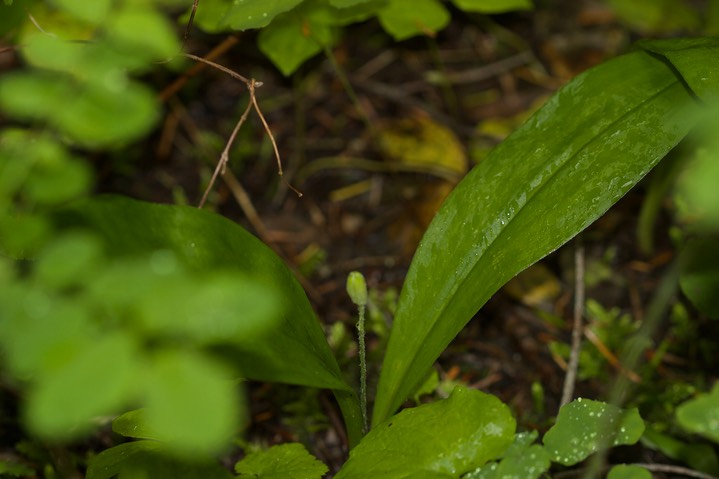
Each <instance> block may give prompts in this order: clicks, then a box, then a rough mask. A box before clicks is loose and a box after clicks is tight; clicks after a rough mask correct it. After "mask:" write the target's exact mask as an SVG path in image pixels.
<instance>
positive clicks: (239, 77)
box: [182, 53, 262, 88]
mask: <svg viewBox="0 0 719 479" xmlns="http://www.w3.org/2000/svg"><path fill="white" fill-rule="evenodd" d="M182 55H183V56H185V57H187V58H190V59H192V60H195V61H196V62H201V63H205V64H207V65H210V66H211V67H212V68H216V69H218V70H220V71H222V72H225V73H227V74H228V75H230V76H231V77H232V78H236V79H237V80H240V81H241V82H244V84H245V85H247V88H250V85H254V86H255V87H261V86H262V82H258V81H254V80H249V79H248V78H245V77H243V76H242V75H240V74H239V73H237V72H235V71H234V70H230V69H229V68H227V67H224V66H222V65H220V64H219V63H215V62H213V61H211V60H207V59H205V58H202V57H198V56H197V55H193V54H192V53H183V54H182Z"/></svg>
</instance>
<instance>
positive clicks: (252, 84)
mask: <svg viewBox="0 0 719 479" xmlns="http://www.w3.org/2000/svg"><path fill="white" fill-rule="evenodd" d="M183 55H184V56H186V57H187V58H190V59H192V60H195V61H198V62H202V63H205V64H207V65H209V66H211V67H213V68H216V69H218V70H220V71H222V72H224V73H227V74H228V75H230V76H231V77H232V78H235V79H237V80H240V81H241V82H243V83H244V84H245V85H247V90H248V91H249V92H250V100H249V102H248V104H247V108H246V109H245V111H244V112H243V114H242V116H241V117H240V120H239V121H238V122H237V125H235V129H234V130H233V132H232V135H230V138H229V140H228V141H227V144H226V145H225V149H224V150H223V151H222V154H221V156H220V161H219V162H218V163H217V167H216V168H215V171H214V173H213V175H212V178H211V179H210V183H209V184H208V185H207V188H206V189H205V193H204V194H203V195H202V199H201V200H200V204H199V205H198V208H202V207H203V206H204V204H205V202H206V201H207V196H208V195H209V193H210V191H211V190H212V187H213V186H214V184H215V181H216V180H217V177H218V176H219V175H220V174H222V173H223V172H224V171H225V167H226V165H227V162H228V161H229V151H230V148H232V144H233V143H234V141H235V138H236V137H237V133H238V132H239V131H240V128H241V127H242V125H243V124H244V122H245V120H246V119H247V116H248V114H249V112H250V109H252V108H253V107H254V109H255V112H257V116H259V117H260V121H261V122H262V126H263V127H264V128H265V132H266V133H267V136H268V137H269V138H270V142H271V143H272V148H273V149H274V152H275V158H276V160H277V174H278V175H279V176H280V177H281V178H282V181H284V182H285V184H286V185H287V187H288V188H289V189H291V190H292V191H294V192H295V193H296V194H297V196H299V197H302V192H300V191H299V190H298V189H297V188H295V187H294V186H292V185H290V184H289V183H288V182H287V180H285V179H284V176H283V175H284V172H283V171H282V159H281V158H280V150H279V148H278V147H277V142H276V141H275V137H274V135H272V130H271V129H270V126H269V125H268V124H267V120H266V119H265V116H264V115H263V114H262V110H261V109H260V105H259V104H258V103H257V96H256V95H255V88H257V87H261V86H262V82H258V81H256V80H255V79H254V78H252V79H248V78H246V77H244V76H242V75H240V74H239V73H237V72H235V71H233V70H230V69H229V68H227V67H224V66H222V65H220V64H219V63H215V62H213V61H210V60H207V59H205V58H202V57H198V56H197V55H193V54H191V53H183Z"/></svg>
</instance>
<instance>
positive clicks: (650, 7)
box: [607, 0, 700, 34]
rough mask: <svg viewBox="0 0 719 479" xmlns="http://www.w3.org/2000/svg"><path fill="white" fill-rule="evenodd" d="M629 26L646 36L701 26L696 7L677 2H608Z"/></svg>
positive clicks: (661, 0)
mask: <svg viewBox="0 0 719 479" xmlns="http://www.w3.org/2000/svg"><path fill="white" fill-rule="evenodd" d="M607 3H608V4H609V5H610V6H611V8H612V9H613V10H614V11H615V13H616V14H617V16H618V17H619V18H620V19H621V20H623V21H624V22H625V23H626V24H627V25H629V26H630V27H631V28H633V29H635V30H639V31H640V32H643V33H645V34H649V33H653V34H658V33H665V34H666V33H673V32H680V31H691V30H696V29H697V27H699V24H700V17H699V11H698V9H697V8H696V7H693V6H689V5H688V4H686V3H685V2H678V1H676V0H631V1H627V0H607Z"/></svg>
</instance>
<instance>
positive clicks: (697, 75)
mask: <svg viewBox="0 0 719 479" xmlns="http://www.w3.org/2000/svg"><path fill="white" fill-rule="evenodd" d="M652 1H654V0H652ZM627 3H628V2H627ZM638 46H640V47H641V48H644V49H645V50H648V51H650V52H653V53H656V54H659V55H662V56H663V57H665V58H666V59H667V60H668V61H669V62H670V63H671V64H672V66H674V68H676V69H677V71H679V73H680V74H681V75H682V78H683V79H684V81H685V82H687V84H688V85H689V88H691V89H692V91H694V93H695V94H696V95H697V96H699V97H700V98H701V99H703V100H706V101H716V98H717V94H719V38H716V37H705V38H679V39H671V40H643V41H640V42H639V43H638Z"/></svg>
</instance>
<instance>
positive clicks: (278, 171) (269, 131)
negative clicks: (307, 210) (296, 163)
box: [252, 80, 302, 198]
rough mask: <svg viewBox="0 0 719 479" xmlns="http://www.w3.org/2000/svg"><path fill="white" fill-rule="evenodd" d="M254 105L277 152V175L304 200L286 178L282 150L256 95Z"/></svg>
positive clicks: (253, 99) (253, 100)
mask: <svg viewBox="0 0 719 479" xmlns="http://www.w3.org/2000/svg"><path fill="white" fill-rule="evenodd" d="M253 81H254V80H253ZM252 103H253V104H254V105H255V111H256V112H257V116H259V117H260V121H261V122H262V125H263V126H264V127H265V131H266V132H267V136H269V137H270V141H271V142H272V148H273V149H274V150H275V158H276V159H277V174H278V175H280V178H282V181H283V182H284V183H285V185H287V187H288V188H289V189H291V190H292V191H294V192H295V194H296V195H297V196H298V197H300V198H302V192H301V191H300V190H298V189H297V188H295V187H294V186H292V185H291V184H289V182H288V181H287V180H285V178H284V172H283V171H282V159H281V158H280V150H279V149H278V148H277V142H276V141H275V137H274V135H272V130H270V126H269V125H268V124H267V120H265V115H263V114H262V110H260V106H259V105H258V104H257V98H256V97H255V95H254V94H253V95H252Z"/></svg>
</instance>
